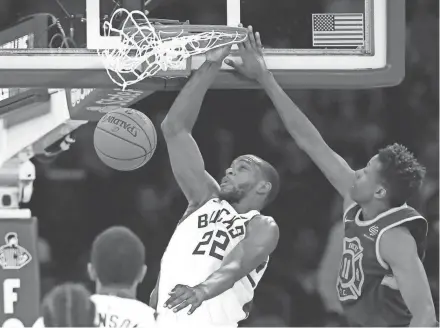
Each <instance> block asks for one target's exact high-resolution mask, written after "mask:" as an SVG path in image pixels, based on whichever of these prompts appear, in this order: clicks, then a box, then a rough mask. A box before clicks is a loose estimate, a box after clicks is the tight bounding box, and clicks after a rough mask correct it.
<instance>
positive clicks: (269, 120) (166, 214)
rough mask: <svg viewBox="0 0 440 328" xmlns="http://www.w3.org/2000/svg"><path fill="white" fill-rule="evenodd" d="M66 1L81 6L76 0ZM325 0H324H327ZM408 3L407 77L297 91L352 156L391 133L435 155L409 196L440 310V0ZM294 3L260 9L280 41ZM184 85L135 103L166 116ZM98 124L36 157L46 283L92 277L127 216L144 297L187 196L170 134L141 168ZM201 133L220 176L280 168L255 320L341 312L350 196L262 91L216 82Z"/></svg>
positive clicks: (35, 5) (333, 141) (427, 156)
mask: <svg viewBox="0 0 440 328" xmlns="http://www.w3.org/2000/svg"><path fill="white" fill-rule="evenodd" d="M204 1H206V0H191V3H193V6H194V10H193V11H190V12H189V14H188V15H190V16H191V15H211V16H210V18H209V20H210V21H213V20H214V19H215V18H214V17H213V16H212V15H215V10H211V11H210V10H208V9H209V8H208V9H206V10H205V7H203V2H204ZM253 1H254V2H255V5H258V6H267V11H265V10H259V11H258V12H259V13H261V12H266V13H269V12H271V9H273V7H274V6H286V8H287V4H288V8H289V10H302V9H304V8H305V6H308V5H311V4H309V3H311V2H312V1H310V2H309V1H304V0H302V1H292V0H278V1H270V2H269V1H259V0H258V1H257V0H253ZM1 2H2V4H3V5H2V6H1V8H2V9H1V10H0V16H2V17H3V18H5V19H3V20H2V23H4V24H6V23H7V20H6V18H8V19H10V20H13V19H15V18H16V17H19V16H20V15H25V14H29V13H33V12H39V11H50V12H52V13H54V14H55V15H57V14H58V13H59V8H57V7H56V6H55V5H54V2H53V1H51V0H41V1H40V0H39V1H30V0H28V1H7V0H2V1H1ZM343 2H344V1H342V0H341V3H343ZM63 3H64V4H65V5H66V7H67V8H69V10H71V11H72V12H75V6H76V5H75V3H76V1H74V0H69V1H64V2H63ZM313 3H314V4H313V6H315V7H316V3H315V1H313ZM319 5H320V6H323V7H325V6H326V1H325V0H322V1H320V2H319ZM213 7H215V6H213ZM407 7H408V8H407V39H408V40H407V70H406V78H405V80H404V81H403V83H402V84H401V85H399V86H397V87H393V88H386V89H372V90H362V91H344V90H340V91H334V90H331V91H321V90H319V91H308V90H307V91H289V92H288V93H289V95H290V96H291V97H292V99H294V101H295V102H296V103H297V104H298V105H299V106H300V107H301V108H302V109H303V111H304V112H306V113H307V115H308V116H309V117H310V119H311V120H312V121H313V123H314V124H315V125H316V126H317V127H318V129H319V130H320V131H321V132H322V134H323V135H324V138H325V140H326V141H328V143H329V144H330V145H331V146H332V147H333V148H334V149H335V150H336V151H338V152H339V153H340V154H341V155H342V156H344V157H345V158H346V159H348V160H349V162H350V164H351V165H352V166H353V167H354V168H359V167H361V166H363V165H364V164H365V163H366V162H367V160H368V159H369V158H370V157H371V156H372V155H374V154H375V152H376V151H377V149H378V148H379V147H381V146H384V145H386V144H388V143H392V142H400V143H403V144H405V145H407V146H408V147H409V148H410V149H411V150H412V151H414V152H415V154H416V155H417V156H418V157H419V158H420V161H421V162H422V163H423V164H424V165H426V166H427V169H428V175H427V178H426V182H425V184H424V187H423V190H422V192H421V193H420V197H418V198H417V199H414V200H412V202H411V205H413V206H415V207H416V208H417V209H419V210H420V211H421V212H422V213H423V214H424V215H425V217H426V218H427V219H428V221H429V228H430V230H429V246H428V252H427V256H426V260H425V267H426V270H427V273H428V276H429V280H430V284H431V287H432V292H433V296H434V299H435V302H436V308H437V310H438V290H439V285H438V282H439V272H438V268H439V253H438V250H439V245H438V242H439V235H438V219H439V218H438V200H439V193H438V192H439V191H438V165H439V163H438V155H439V153H438V151H439V144H438V135H439V130H438V127H439V124H438V119H439V117H438V113H439V94H438V91H439V80H438V72H439V66H438V49H439V45H438V38H439V34H438V23H439V15H438V9H439V8H438V1H436V0H419V1H416V0H408V1H407ZM200 8H204V10H200ZM167 10H175V11H178V10H179V6H178V5H177V4H173V5H172V6H170V7H168V8H167ZM11 12H13V13H14V14H13V15H11V14H10V13H11ZM279 12H280V11H278V13H279ZM281 12H282V11H281ZM285 12H287V13H288V11H285ZM287 13H286V16H285V17H280V16H279V15H278V16H276V17H275V16H272V17H271V16H270V15H266V16H265V17H252V19H263V20H264V21H265V22H266V24H267V26H266V30H265V35H269V36H270V38H271V42H273V43H276V44H278V45H279V44H283V45H286V47H288V46H289V44H290V43H291V42H293V41H292V40H296V41H297V39H298V38H301V37H302V36H301V31H296V30H295V22H290V21H289V17H288V14H287ZM255 15H257V13H255ZM187 18H188V19H190V20H191V18H192V17H187ZM244 23H246V22H244ZM78 28H79V29H80V28H81V26H79V27H78ZM286 28H289V33H290V35H289V37H285V38H282V39H281V38H278V33H277V31H279V29H286ZM79 34H80V33H79ZM175 97H176V93H175V92H158V93H155V94H154V95H152V96H150V97H149V98H147V99H146V100H144V101H141V102H139V103H137V104H136V105H135V106H133V107H134V108H135V109H139V110H141V111H143V112H145V113H146V114H147V115H148V116H149V117H150V118H151V119H152V120H153V121H154V123H155V125H156V127H157V128H159V125H160V122H161V120H162V119H163V117H164V115H165V114H166V112H167V110H168V109H169V108H170V106H171V104H172V102H173V101H174V99H175ZM93 130H94V125H92V124H90V125H87V126H85V127H82V128H81V129H79V130H78V131H77V132H76V134H75V137H76V138H77V142H76V144H75V145H74V146H73V147H72V149H71V150H70V151H69V152H66V153H64V154H62V155H61V156H59V157H58V158H56V159H55V160H54V161H52V162H44V161H43V162H41V161H36V160H35V161H34V162H35V164H36V167H37V177H38V178H37V180H36V183H35V193H34V196H33V199H32V201H31V203H30V206H29V207H30V208H31V210H32V211H33V214H34V215H36V216H37V217H38V218H39V235H40V239H39V257H40V259H39V260H40V263H41V278H42V279H41V287H42V295H44V293H45V292H47V291H48V290H49V289H50V288H51V287H53V286H54V285H56V284H59V283H62V282H65V281H81V282H84V283H86V284H87V285H88V286H89V287H90V288H91V289H92V288H93V286H92V285H91V284H90V282H89V281H88V278H87V275H86V263H87V261H88V259H89V250H90V246H91V243H92V241H93V239H94V237H95V236H96V235H97V234H98V233H99V232H101V231H102V230H104V229H105V228H107V227H109V226H112V225H125V226H127V227H129V228H131V229H132V230H133V231H134V232H136V233H137V234H138V235H139V236H140V237H141V238H142V240H143V242H144V243H145V245H146V247H147V251H148V255H147V264H148V267H149V271H148V275H147V278H146V280H145V282H144V283H143V284H142V285H141V287H140V289H139V297H140V299H141V300H143V301H148V298H149V294H150V292H151V290H152V288H153V286H154V283H155V280H156V277H157V274H158V270H159V262H160V258H161V256H162V253H163V251H164V249H165V247H166V245H167V242H168V240H169V238H170V237H171V234H172V232H173V230H174V228H175V226H176V223H177V221H178V220H179V219H180V217H181V215H182V213H183V211H184V209H185V207H186V201H185V199H184V197H183V194H182V193H181V192H180V190H179V188H178V186H177V185H176V182H175V180H174V177H173V175H172V172H171V169H170V165H169V160H168V156H167V152H166V148H165V143H164V141H163V137H162V136H161V135H159V142H158V147H157V150H156V154H155V155H154V157H153V158H152V160H151V161H150V162H149V163H148V164H147V165H145V166H144V167H143V168H141V169H139V170H137V171H135V172H130V173H120V172H116V171H113V170H111V169H109V168H107V167H106V166H104V165H103V164H102V163H101V162H100V160H99V159H98V157H97V156H96V154H95V151H94V148H93V144H92V138H93ZM194 134H195V138H196V140H197V141H198V143H199V145H200V148H201V151H202V153H203V155H204V158H205V162H206V165H207V168H208V171H209V172H211V173H212V174H213V175H214V176H215V177H221V176H222V175H223V171H224V169H225V168H227V167H228V165H229V163H230V161H231V160H232V159H233V158H234V157H235V156H237V155H240V154H244V153H254V154H256V155H259V156H261V157H263V158H265V159H267V160H269V161H270V162H272V163H273V164H274V165H275V166H276V167H277V169H278V170H279V172H280V174H281V176H282V181H283V185H282V191H281V194H280V196H279V198H278V199H277V200H276V201H275V202H274V203H273V204H272V205H271V206H270V208H268V209H267V210H266V211H265V214H267V215H271V216H273V217H274V218H275V219H276V221H277V222H278V224H279V226H280V230H281V240H280V243H279V246H278V248H277V249H276V251H275V253H274V254H273V256H272V260H271V262H270V265H269V268H268V270H267V273H266V274H265V276H264V278H263V280H262V282H261V284H260V286H259V287H258V288H257V291H256V300H255V308H254V311H253V312H252V314H251V317H250V318H249V320H248V321H247V322H246V324H247V325H252V326H257V325H259V326H323V325H338V324H343V320H342V319H341V318H340V317H339V316H338V315H336V314H335V313H338V312H339V311H340V308H339V305H338V302H337V299H336V293H335V287H334V280H335V277H336V272H335V270H336V269H337V266H338V262H339V257H340V253H341V246H340V242H341V241H340V240H341V238H342V237H341V234H342V230H341V229H342V226H341V220H340V218H341V214H342V213H341V200H340V198H339V197H338V196H337V194H336V191H335V190H334V189H333V188H332V187H331V185H330V184H329V183H328V182H327V180H326V179H325V178H324V176H323V175H322V174H321V173H320V171H319V170H318V169H317V167H316V166H315V165H314V164H313V163H312V162H311V161H310V159H309V158H308V156H307V155H305V154H304V153H303V152H302V151H301V150H300V149H299V148H298V147H297V145H296V144H295V143H294V142H293V140H292V139H291V138H290V137H289V136H288V134H287V132H286V131H285V129H284V127H283V125H282V123H281V121H280V119H279V117H278V114H277V113H276V112H275V110H274V109H273V108H272V104H271V102H270V101H269V100H268V98H267V97H266V96H265V94H264V93H263V92H261V91H212V92H209V93H208V95H207V96H206V99H205V102H204V104H203V108H202V111H201V115H200V118H199V120H198V122H197V124H196V128H195V131H194ZM115 247H117V245H115Z"/></svg>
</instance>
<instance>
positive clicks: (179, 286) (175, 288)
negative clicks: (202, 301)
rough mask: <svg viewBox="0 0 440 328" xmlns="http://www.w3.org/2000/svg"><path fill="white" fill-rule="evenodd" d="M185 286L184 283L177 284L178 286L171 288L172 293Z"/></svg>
mask: <svg viewBox="0 0 440 328" xmlns="http://www.w3.org/2000/svg"><path fill="white" fill-rule="evenodd" d="M184 287H185V286H184V285H176V286H174V288H173V289H171V292H170V294H171V293H173V292H175V291H176V290H178V289H182V288H184Z"/></svg>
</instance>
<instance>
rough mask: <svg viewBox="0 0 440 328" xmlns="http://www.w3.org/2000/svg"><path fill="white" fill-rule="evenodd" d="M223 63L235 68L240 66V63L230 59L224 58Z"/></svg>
mask: <svg viewBox="0 0 440 328" xmlns="http://www.w3.org/2000/svg"><path fill="white" fill-rule="evenodd" d="M225 64H226V65H228V66H231V67H232V68H235V69H237V70H238V69H239V66H240V65H238V64H237V63H236V62H234V61H233V60H231V59H225Z"/></svg>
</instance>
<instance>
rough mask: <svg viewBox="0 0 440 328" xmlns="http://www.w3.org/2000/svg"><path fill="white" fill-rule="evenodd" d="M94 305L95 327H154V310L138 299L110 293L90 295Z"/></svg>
mask: <svg viewBox="0 0 440 328" xmlns="http://www.w3.org/2000/svg"><path fill="white" fill-rule="evenodd" d="M91 300H92V301H93V303H95V307H96V318H95V325H96V327H109V328H110V327H111V328H150V327H155V318H154V310H153V309H152V308H151V307H149V306H148V305H147V304H144V303H142V302H140V301H138V300H134V299H129V298H122V297H118V296H112V295H97V294H95V295H92V297H91Z"/></svg>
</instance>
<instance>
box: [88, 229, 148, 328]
mask: <svg viewBox="0 0 440 328" xmlns="http://www.w3.org/2000/svg"><path fill="white" fill-rule="evenodd" d="M144 263H145V247H144V245H143V243H142V241H141V240H140V239H139V238H138V237H137V236H136V235H135V234H134V233H133V232H131V231H130V230H129V229H127V228H124V227H112V228H109V229H107V230H105V231H104V232H102V233H101V234H100V235H99V236H98V237H97V238H96V239H95V241H94V242H93V246H92V254H91V263H89V265H88V271H89V275H90V278H91V279H92V280H93V281H95V283H96V294H94V295H92V297H91V299H92V301H93V302H94V303H95V305H96V312H97V322H96V324H97V326H99V327H114V328H119V327H123V328H133V327H139V328H144V327H145V328H149V327H154V325H155V318H154V310H153V309H152V308H151V307H149V306H148V305H146V304H144V303H142V302H140V301H138V300H136V289H137V286H138V285H139V283H141V282H142V280H143V279H144V276H145V273H146V270H147V267H146V266H145V264H144Z"/></svg>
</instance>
